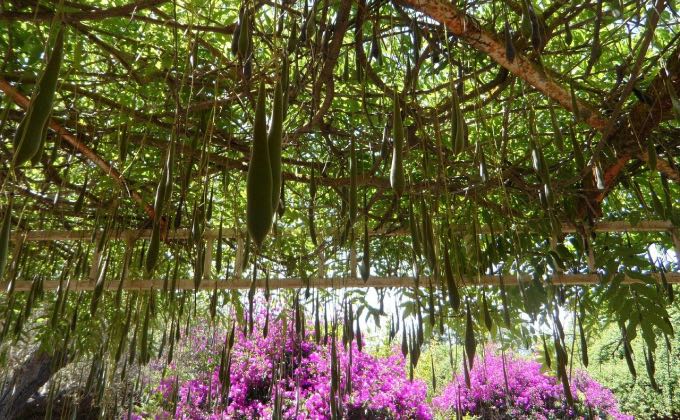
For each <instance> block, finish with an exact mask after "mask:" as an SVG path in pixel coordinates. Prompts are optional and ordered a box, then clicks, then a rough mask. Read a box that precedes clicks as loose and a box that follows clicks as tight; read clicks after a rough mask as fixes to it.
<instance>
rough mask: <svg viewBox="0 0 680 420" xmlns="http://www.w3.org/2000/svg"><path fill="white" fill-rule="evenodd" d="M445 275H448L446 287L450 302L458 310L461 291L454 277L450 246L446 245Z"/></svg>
mask: <svg viewBox="0 0 680 420" xmlns="http://www.w3.org/2000/svg"><path fill="white" fill-rule="evenodd" d="M444 276H445V277H446V288H447V290H448V292H449V303H450V304H451V308H452V309H453V310H454V311H456V312H458V310H459V309H460V292H459V291H458V286H457V285H456V280H455V278H454V277H453V269H452V267H451V257H450V256H449V248H448V247H444Z"/></svg>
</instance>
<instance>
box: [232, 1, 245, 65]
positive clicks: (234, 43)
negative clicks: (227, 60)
mask: <svg viewBox="0 0 680 420" xmlns="http://www.w3.org/2000/svg"><path fill="white" fill-rule="evenodd" d="M244 12H245V8H244V7H243V6H241V7H240V8H239V9H238V22H236V27H235V28H234V33H233V34H232V36H231V54H232V55H234V56H237V55H238V49H239V37H240V35H241V22H243V14H244Z"/></svg>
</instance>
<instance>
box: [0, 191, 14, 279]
mask: <svg viewBox="0 0 680 420" xmlns="http://www.w3.org/2000/svg"><path fill="white" fill-rule="evenodd" d="M11 227H12V199H10V200H9V202H8V203H7V206H5V213H4V214H3V216H2V226H1V227H0V278H2V274H3V273H4V271H5V266H6V265H7V255H8V254H9V234H10V230H11Z"/></svg>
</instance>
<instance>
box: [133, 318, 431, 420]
mask: <svg viewBox="0 0 680 420" xmlns="http://www.w3.org/2000/svg"><path fill="white" fill-rule="evenodd" d="M264 323H265V321H264V316H263V315H262V314H260V316H259V317H258V319H257V320H256V321H255V328H254V329H253V332H252V333H250V334H249V335H246V334H245V333H244V331H242V330H240V329H238V330H237V331H236V333H235V344H234V347H233V348H232V351H231V355H232V356H231V369H230V375H229V382H230V390H229V395H228V398H227V399H224V398H222V391H223V390H222V387H223V383H222V382H223V381H221V380H220V356H221V351H222V348H223V347H224V343H225V335H226V331H222V332H221V333H219V334H218V333H214V332H213V333H212V334H211V333H209V332H208V331H207V330H206V329H205V328H204V327H201V326H199V327H196V328H194V329H193V330H191V332H190V334H188V335H186V336H184V337H183V338H182V340H180V342H179V346H180V352H179V353H178V354H177V356H176V357H175V361H174V362H173V363H172V364H170V365H167V366H166V365H165V361H164V360H158V361H153V362H152V363H151V368H152V369H155V371H156V372H158V373H160V372H164V373H163V376H164V377H163V378H162V379H161V380H160V383H159V384H158V385H157V386H154V385H151V391H152V392H153V397H152V400H153V401H155V405H153V406H150V405H149V404H147V406H145V409H144V410H142V411H146V412H145V413H141V412H138V413H137V415H138V416H140V417H142V418H149V417H155V418H171V417H177V418H183V419H222V418H230V419H231V418H239V419H253V418H272V416H273V412H274V410H275V406H276V401H277V398H276V395H277V394H278V395H279V396H280V407H281V415H282V417H283V418H284V419H330V412H331V351H330V346H331V341H332V340H331V339H330V338H329V339H328V341H327V344H323V342H321V343H319V344H316V343H315V342H314V340H313V338H312V336H311V335H306V336H305V337H304V338H302V337H301V336H300V335H299V334H296V333H295V331H294V327H292V326H286V321H283V320H281V318H280V317H277V318H276V320H274V317H273V316H272V319H270V321H269V323H268V334H267V335H266V337H265V335H264V333H263V330H264ZM336 348H337V363H338V370H339V371H340V376H339V380H338V385H339V389H340V394H341V395H342V397H341V399H340V401H339V403H340V410H341V412H342V415H343V418H350V419H393V418H399V419H424V420H427V419H431V418H432V414H431V411H430V408H429V406H428V405H427V401H426V391H427V389H426V385H425V383H424V382H422V381H418V380H416V381H413V382H411V381H409V380H408V379H407V375H406V372H405V370H404V358H403V357H402V355H401V354H393V355H391V356H390V357H387V358H382V359H380V358H376V357H374V356H371V355H369V354H367V353H365V352H361V351H359V350H358V348H357V345H356V343H352V344H351V345H347V346H346V348H345V347H343V346H342V344H341V343H339V344H338V345H336ZM350 360H351V361H350ZM348 371H349V374H350V376H351V380H350V381H348V380H347V373H348ZM150 408H151V409H150Z"/></svg>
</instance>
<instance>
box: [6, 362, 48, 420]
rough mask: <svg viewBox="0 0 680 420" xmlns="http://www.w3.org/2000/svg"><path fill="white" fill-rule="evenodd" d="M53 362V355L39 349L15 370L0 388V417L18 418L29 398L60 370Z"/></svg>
mask: <svg viewBox="0 0 680 420" xmlns="http://www.w3.org/2000/svg"><path fill="white" fill-rule="evenodd" d="M53 362H54V358H53V356H52V355H50V354H49V353H47V352H46V351H44V350H40V349H38V350H35V351H34V352H33V353H31V355H30V356H29V357H28V359H26V360H24V362H23V363H22V364H20V365H19V366H18V367H17V368H16V369H15V370H14V372H13V373H12V377H11V379H10V380H9V381H8V382H7V383H5V384H4V386H3V388H2V389H1V390H0V419H13V418H16V417H17V415H18V414H19V413H21V412H22V411H23V410H24V408H25V406H26V403H27V402H28V399H29V398H30V397H31V396H33V395H34V394H36V393H37V392H38V390H39V389H40V387H42V386H43V385H44V384H45V383H46V382H47V381H48V380H49V379H50V377H51V376H52V375H53V374H54V373H55V372H56V371H57V370H58V368H57V369H55V368H54V365H55V364H54V363H53Z"/></svg>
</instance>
